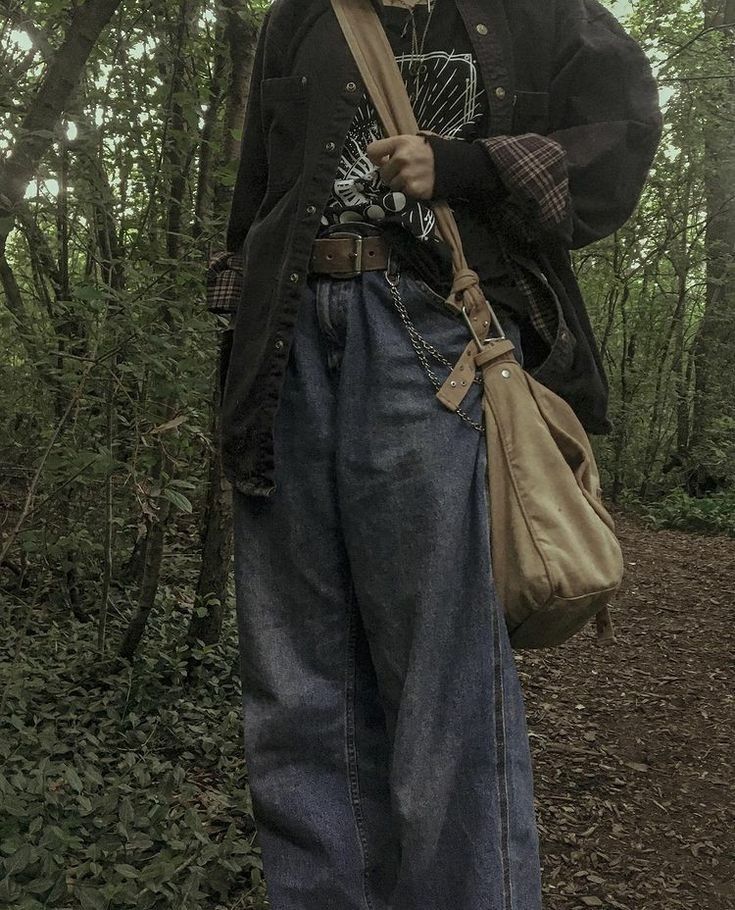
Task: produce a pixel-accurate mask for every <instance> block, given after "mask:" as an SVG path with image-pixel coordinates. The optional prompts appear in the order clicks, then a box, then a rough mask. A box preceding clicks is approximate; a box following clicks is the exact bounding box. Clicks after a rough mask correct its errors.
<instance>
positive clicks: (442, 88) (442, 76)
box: [322, 51, 484, 240]
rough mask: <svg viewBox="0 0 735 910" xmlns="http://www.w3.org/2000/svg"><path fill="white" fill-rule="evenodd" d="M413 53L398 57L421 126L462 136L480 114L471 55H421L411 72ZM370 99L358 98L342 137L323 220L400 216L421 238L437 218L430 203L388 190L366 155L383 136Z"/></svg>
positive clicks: (430, 232) (336, 221) (431, 230)
mask: <svg viewBox="0 0 735 910" xmlns="http://www.w3.org/2000/svg"><path fill="white" fill-rule="evenodd" d="M414 59H415V58H412V57H411V56H410V55H402V56H400V57H397V58H396V62H397V63H398V68H399V69H400V71H401V75H402V76H403V79H404V81H405V82H406V83H407V87H408V91H409V98H410V99H411V104H412V106H413V109H414V112H415V114H416V120H417V122H418V124H419V129H422V130H427V131H430V132H433V133H438V134H439V135H440V136H446V137H447V138H450V139H451V138H456V137H458V136H460V135H461V134H462V132H463V130H465V129H466V128H467V127H468V126H470V125H472V124H473V123H474V122H475V121H477V120H478V119H479V118H480V117H481V116H482V99H483V95H484V92H483V90H482V88H481V87H480V84H479V78H478V72H477V67H476V65H475V61H474V58H473V56H472V54H466V53H465V54H457V53H455V52H454V51H449V52H447V51H432V52H431V53H427V54H424V55H423V56H422V57H421V58H420V67H421V69H420V73H419V75H418V77H417V79H416V78H414V77H413V76H412V75H411V74H410V73H409V67H410V66H411V63H412V61H413V60H414ZM382 135H383V133H382V130H381V128H380V126H379V125H378V118H377V115H376V113H375V109H374V108H373V105H372V102H371V101H370V99H369V98H368V97H367V96H366V97H365V98H363V100H362V102H361V103H360V105H359V107H358V109H357V112H356V114H355V117H354V119H353V121H352V124H351V126H350V129H349V132H348V134H347V138H346V140H345V144H344V148H343V150H342V156H341V159H340V162H339V168H338V170H337V176H336V178H335V182H334V186H333V188H332V194H331V196H330V198H329V201H328V203H327V206H326V209H325V212H324V216H323V218H322V223H323V224H324V225H332V224H340V223H341V224H344V223H347V222H350V221H373V222H380V221H384V220H386V219H388V220H391V221H398V222H399V223H401V224H403V225H404V226H405V227H407V228H408V229H409V230H410V231H411V232H412V233H413V234H415V235H416V236H417V237H419V238H420V239H422V240H427V239H429V238H430V237H431V236H432V235H433V233H434V226H435V218H434V213H433V211H432V209H431V207H430V206H428V205H424V204H422V203H421V202H419V201H418V200H415V199H409V198H407V197H406V196H405V195H404V194H403V193H394V192H391V190H390V189H389V188H387V187H386V186H385V185H384V184H382V183H381V181H380V174H379V171H378V168H377V167H376V166H375V165H374V164H373V163H372V162H371V161H370V159H369V158H368V157H367V155H366V154H365V149H366V148H367V146H368V145H369V144H370V143H371V142H373V141H375V140H376V139H380V138H382Z"/></svg>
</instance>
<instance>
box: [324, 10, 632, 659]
mask: <svg viewBox="0 0 735 910" xmlns="http://www.w3.org/2000/svg"><path fill="white" fill-rule="evenodd" d="M332 6H333V8H334V11H335V13H336V15H337V18H338V20H339V22H340V25H341V27H342V30H343V32H344V34H345V37H346V39H347V42H348V44H349V46H350V49H351V51H352V53H353V55H354V57H355V60H356V62H357V64H358V66H359V69H360V73H361V75H362V78H363V81H364V83H365V87H366V89H367V91H368V93H369V94H370V97H371V99H372V102H373V104H374V106H375V109H376V111H377V114H378V116H379V118H380V120H381V122H382V125H383V129H384V131H385V134H386V136H396V135H404V134H413V135H415V134H417V133H418V132H419V127H418V124H417V122H416V118H415V116H414V113H413V110H412V108H411V103H410V101H409V98H408V94H407V92H406V88H405V85H404V83H403V79H402V77H401V74H400V71H399V69H398V65H397V64H396V61H395V57H394V54H393V51H392V49H391V46H390V43H389V41H388V38H387V36H386V34H385V31H384V29H383V26H382V24H381V22H380V19H379V17H378V15H377V13H376V11H375V10H374V8H373V6H372V4H371V2H370V0H332ZM432 206H433V208H434V211H435V213H436V218H437V224H438V227H439V230H440V233H441V236H442V237H443V239H444V240H445V241H446V243H447V244H448V245H449V247H450V249H451V251H452V258H453V263H454V285H453V288H452V292H451V294H450V297H449V299H448V301H447V303H448V304H449V305H450V306H452V307H454V308H455V309H458V310H460V311H462V312H463V313H464V314H465V318H466V319H467V322H468V325H469V326H470V328H471V329H472V336H473V339H472V341H470V343H469V344H468V347H467V349H466V350H465V352H464V354H463V355H462V357H461V358H460V360H459V362H458V363H457V365H456V366H455V368H454V370H453V372H452V374H451V375H450V376H449V377H448V379H447V381H446V382H445V383H444V385H443V386H442V388H441V389H440V390H439V392H438V393H437V397H438V398H439V400H440V401H441V402H442V403H443V404H444V405H445V406H446V407H448V408H450V409H451V410H456V409H457V408H459V407H460V406H461V402H462V400H463V397H464V395H465V391H464V388H466V385H464V386H463V383H462V382H460V381H458V380H459V377H460V376H465V375H467V374H466V372H465V371H466V370H467V369H468V368H469V369H475V368H479V369H481V370H482V373H483V383H484V400H483V411H484V419H485V433H486V438H487V449H488V490H489V496H488V500H489V508H490V527H491V548H492V565H493V572H494V576H495V584H496V587H497V591H498V597H499V600H500V603H501V605H502V607H503V610H504V612H505V616H506V621H507V624H508V628H509V631H510V636H511V641H512V643H513V646H514V647H517V648H539V647H548V646H551V645H557V644H561V643H562V642H563V641H565V640H566V639H568V638H569V637H570V636H571V635H574V634H575V633H576V632H577V631H579V630H580V629H581V628H582V627H583V626H584V625H585V624H586V623H587V622H588V620H589V619H591V618H592V617H593V616H597V618H598V622H597V625H598V634H599V636H600V637H601V638H611V637H612V626H611V623H610V619H609V615H608V612H607V605H608V604H609V602H610V600H611V598H612V597H613V595H614V594H615V592H616V591H617V589H618V587H619V586H620V582H621V580H622V575H623V558H622V553H621V550H620V545H619V544H618V541H617V538H616V536H615V529H614V524H613V521H612V518H611V517H610V515H609V514H608V513H607V511H606V510H605V508H604V506H603V505H602V501H601V491H600V480H599V473H598V470H597V465H596V463H595V458H594V455H593V452H592V448H591V446H590V443H589V440H588V438H587V435H586V433H585V431H584V429H583V427H582V425H581V424H580V422H579V420H578V419H577V417H576V416H575V414H574V412H573V411H572V409H571V408H570V407H569V405H568V404H567V403H566V402H565V401H563V400H562V399H561V398H559V397H558V396H557V395H555V394H554V393H553V392H551V391H550V390H549V389H547V388H546V387H545V386H542V385H541V384H540V383H538V382H536V381H535V380H534V379H533V378H532V377H531V376H530V375H529V374H528V373H526V372H525V371H524V370H523V369H522V367H521V366H520V365H519V364H518V362H517V361H516V359H515V357H514V356H513V350H514V347H513V344H512V342H510V341H509V340H508V339H506V338H505V337H502V330H501V329H500V327H499V326H498V322H497V319H496V318H495V314H494V313H493V311H492V308H491V306H490V304H489V303H488V302H487V301H486V300H485V296H484V294H483V292H482V290H481V288H480V285H479V279H478V276H477V273H476V272H474V271H473V270H472V269H470V268H469V267H468V265H467V260H466V258H465V255H464V251H463V247H462V241H461V238H460V236H459V230H458V228H457V223H456V221H455V219H454V215H453V214H452V212H451V209H450V208H449V206H448V205H447V204H446V203H445V202H434V203H432ZM493 326H495V327H496V328H497V330H498V335H499V336H500V337H496V338H492V337H488V336H489V335H490V331H491V330H492V327H493ZM460 368H463V369H460Z"/></svg>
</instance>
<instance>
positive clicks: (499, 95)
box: [495, 85, 506, 101]
mask: <svg viewBox="0 0 735 910" xmlns="http://www.w3.org/2000/svg"><path fill="white" fill-rule="evenodd" d="M505 94H506V92H505V89H504V88H503V86H502V85H499V86H498V87H497V88H496V89H495V97H496V98H500V100H501V101H502V100H503V98H505Z"/></svg>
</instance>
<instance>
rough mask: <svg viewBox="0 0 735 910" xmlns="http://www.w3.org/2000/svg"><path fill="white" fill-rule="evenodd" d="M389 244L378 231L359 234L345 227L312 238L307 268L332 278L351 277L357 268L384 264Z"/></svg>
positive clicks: (385, 265) (376, 266)
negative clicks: (340, 230)
mask: <svg viewBox="0 0 735 910" xmlns="http://www.w3.org/2000/svg"><path fill="white" fill-rule="evenodd" d="M389 258H390V246H389V245H388V243H387V242H386V241H385V239H384V238H383V237H382V236H380V235H379V234H378V235H374V236H369V237H361V236H360V235H358V234H354V233H350V232H347V231H345V232H344V233H342V232H337V233H334V234H330V235H329V237H319V238H317V239H316V240H315V241H314V245H313V247H312V251H311V260H310V262H309V271H310V272H314V273H316V274H317V275H331V276H332V277H333V278H354V277H355V276H356V275H359V274H360V272H370V271H372V270H373V269H383V270H385V269H386V268H387V267H388V261H389Z"/></svg>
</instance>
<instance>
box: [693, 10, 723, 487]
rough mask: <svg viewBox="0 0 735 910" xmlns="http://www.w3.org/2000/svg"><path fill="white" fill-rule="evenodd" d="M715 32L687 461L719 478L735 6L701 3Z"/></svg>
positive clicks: (721, 457)
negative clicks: (703, 267) (703, 285)
mask: <svg viewBox="0 0 735 910" xmlns="http://www.w3.org/2000/svg"><path fill="white" fill-rule="evenodd" d="M702 5H703V10H704V19H705V26H706V27H708V28H714V29H715V31H713V35H714V36H716V38H715V39H714V40H716V41H717V42H718V51H719V52H718V54H717V55H716V56H718V57H719V60H718V63H719V66H718V70H719V71H720V72H723V69H722V67H724V73H725V74H726V75H725V76H724V77H723V78H722V79H719V80H715V81H713V83H712V84H711V86H710V87H709V90H708V91H709V94H708V111H707V115H706V116H705V117H704V139H705V188H706V197H707V230H706V237H705V248H706V256H707V299H706V305H705V310H704V315H703V317H702V320H701V322H700V325H699V331H698V333H697V340H696V344H695V347H694V362H695V389H694V408H693V421H692V439H691V445H690V447H689V453H688V455H689V461H690V464H691V466H692V467H694V466H695V465H696V466H697V467H699V468H702V467H704V468H705V469H706V470H707V471H709V472H710V473H711V474H713V475H716V474H717V473H718V472H721V471H723V470H725V471H727V469H728V465H729V469H730V471H732V470H733V468H735V399H734V398H733V395H732V376H733V374H734V373H735V345H734V344H733V341H732V338H733V333H734V332H735V0H703V4H702Z"/></svg>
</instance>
